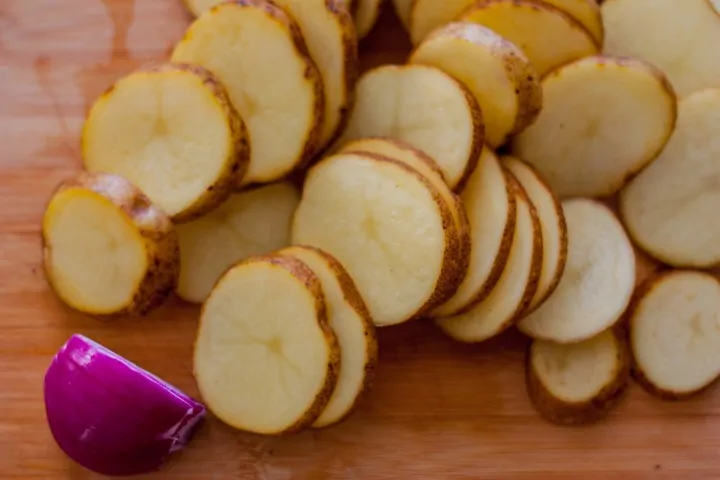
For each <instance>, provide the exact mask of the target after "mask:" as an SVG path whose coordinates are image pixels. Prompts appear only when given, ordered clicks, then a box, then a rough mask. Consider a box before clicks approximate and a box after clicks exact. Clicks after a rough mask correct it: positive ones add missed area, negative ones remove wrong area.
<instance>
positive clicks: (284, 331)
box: [194, 256, 340, 435]
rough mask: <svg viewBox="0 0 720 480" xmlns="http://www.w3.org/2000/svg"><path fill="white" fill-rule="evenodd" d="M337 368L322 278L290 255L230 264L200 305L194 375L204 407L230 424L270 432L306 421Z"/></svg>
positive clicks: (317, 409) (313, 416) (323, 401)
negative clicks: (205, 300) (201, 307)
mask: <svg viewBox="0 0 720 480" xmlns="http://www.w3.org/2000/svg"><path fill="white" fill-rule="evenodd" d="M339 367H340V348H339V345H338V342H337V338H336V336H335V334H334V333H333V331H332V329H331V328H330V325H329V323H328V320H327V314H326V304H325V299H324V294H323V291H322V287H321V284H320V280H318V278H317V276H316V275H315V274H314V273H313V272H312V270H310V268H309V267H308V266H306V265H305V264H304V263H302V262H301V261H299V260H297V259H295V258H292V257H278V256H274V257H256V258H253V259H248V260H246V261H245V262H242V263H240V264H238V265H236V266H234V267H232V268H231V269H230V270H228V271H227V272H226V273H225V274H224V275H223V276H222V278H221V279H220V281H219V282H218V284H217V286H216V287H215V288H214V289H213V291H212V293H211V294H210V297H209V298H208V300H207V302H205V305H204V306H203V311H202V315H201V318H200V328H199V330H198V335H197V338H196V340H195V354H194V372H195V378H196V380H197V383H198V388H199V390H200V393H201V395H202V397H203V400H204V401H205V403H206V405H207V406H208V408H209V409H210V410H211V411H212V412H213V413H214V414H215V415H216V416H217V417H218V418H219V419H220V420H222V421H223V422H225V423H227V424H228V425H231V426H232V427H235V428H237V429H240V430H245V431H248V432H253V433H259V434H265V435H274V434H283V433H292V432H297V431H299V430H301V429H303V428H306V427H309V426H311V425H312V424H313V423H314V422H315V421H316V420H317V419H318V417H319V415H320V414H321V413H322V411H323V410H324V409H325V407H326V405H327V404H328V401H329V399H330V396H331V394H332V392H333V390H334V389H335V386H336V384H337V375H338V370H339Z"/></svg>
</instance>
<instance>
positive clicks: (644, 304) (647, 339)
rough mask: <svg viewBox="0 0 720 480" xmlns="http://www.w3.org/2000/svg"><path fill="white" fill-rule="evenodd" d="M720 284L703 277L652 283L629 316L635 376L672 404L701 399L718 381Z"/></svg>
mask: <svg viewBox="0 0 720 480" xmlns="http://www.w3.org/2000/svg"><path fill="white" fill-rule="evenodd" d="M718 312H720V283H719V282H718V280H717V279H716V278H715V277H713V276H711V275H709V274H705V273H700V272H692V271H671V272H667V273H664V274H660V275H659V276H657V277H655V278H651V279H650V280H649V281H648V282H646V283H645V284H644V285H643V286H642V287H641V288H640V290H639V292H638V294H637V296H636V299H635V302H634V304H633V306H632V308H631V309H630V311H629V313H628V317H629V325H630V347H631V350H632V353H633V357H634V360H635V369H634V372H633V373H634V374H635V377H636V378H637V379H638V380H639V382H640V384H641V385H642V386H643V387H644V388H645V389H646V390H647V391H649V392H650V393H652V394H654V395H657V396H659V397H661V398H666V399H669V400H672V399H679V398H685V397H689V396H692V395H694V394H697V393H699V392H701V391H703V390H704V389H706V388H707V387H709V386H710V385H711V384H713V383H714V382H715V381H716V380H717V379H718V377H720V316H718Z"/></svg>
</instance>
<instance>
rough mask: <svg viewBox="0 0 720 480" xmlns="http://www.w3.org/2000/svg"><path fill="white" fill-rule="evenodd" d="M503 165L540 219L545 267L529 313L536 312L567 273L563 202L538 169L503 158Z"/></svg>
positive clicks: (566, 240) (566, 243) (519, 161)
mask: <svg viewBox="0 0 720 480" xmlns="http://www.w3.org/2000/svg"><path fill="white" fill-rule="evenodd" d="M502 162H503V166H504V167H505V168H507V169H508V170H510V172H511V173H512V174H513V175H514V176H515V178H516V179H517V180H518V181H519V182H520V185H522V186H523V189H525V193H527V195H528V197H529V198H530V201H531V202H532V204H533V205H534V206H535V209H536V210H537V214H538V218H539V219H540V227H541V231H542V240H543V264H542V269H541V273H540V280H539V282H538V288H537V291H536V292H535V296H534V297H533V299H532V302H531V303H530V307H529V310H535V309H536V308H537V307H538V306H539V305H540V304H541V303H543V302H544V301H545V300H547V298H548V297H549V296H550V295H551V294H552V293H553V292H554V291H555V289H556V288H557V286H558V283H560V278H562V275H563V272H564V271H565V262H566V260H567V245H568V239H567V225H566V224H565V215H564V214H563V210H562V206H561V205H560V201H559V200H558V198H557V197H556V196H555V194H554V193H553V191H552V190H551V189H550V187H549V186H548V184H547V183H546V182H545V180H544V179H543V178H542V176H541V175H540V174H539V173H538V172H537V171H536V170H535V169H534V168H532V167H531V166H530V165H528V164H527V163H525V162H522V161H521V160H518V159H517V158H514V157H508V156H506V157H503V158H502Z"/></svg>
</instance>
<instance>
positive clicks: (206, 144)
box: [82, 64, 249, 222]
mask: <svg viewBox="0 0 720 480" xmlns="http://www.w3.org/2000/svg"><path fill="white" fill-rule="evenodd" d="M248 148H249V146H248V139H247V134H246V131H245V126H244V124H243V122H242V120H241V119H240V117H239V116H238V114H237V112H236V111H235V109H234V108H233V107H232V106H231V105H230V102H229V100H228V97H227V95H226V93H225V90H224V89H223V87H222V85H221V84H220V82H219V81H218V80H217V79H216V78H215V77H214V76H213V75H212V74H211V73H210V72H208V71H207V70H205V69H203V68H202V67H198V66H193V65H173V64H164V65H159V66H155V67H152V68H149V69H145V70H141V71H138V72H134V73H131V74H130V75H128V76H127V77H125V78H123V79H121V80H119V81H118V82H117V83H115V85H114V86H112V87H111V88H110V89H108V90H107V91H106V92H105V93H104V94H103V95H102V96H101V97H100V98H99V99H97V100H96V101H95V103H94V104H93V105H92V107H91V108H90V111H89V113H88V118H87V120H86V122H85V126H84V128H83V132H82V152H83V161H84V164H85V168H86V169H87V170H88V171H90V172H104V173H114V174H118V175H121V176H123V177H125V178H126V179H128V180H129V181H130V182H132V183H133V184H135V185H137V186H138V187H139V188H140V189H141V190H142V191H143V192H144V193H145V194H146V195H147V196H148V197H150V199H151V200H152V202H153V203H155V204H156V205H157V206H158V207H160V208H162V209H163V210H164V211H165V212H167V213H168V214H169V215H170V216H171V217H172V219H173V221H175V222H184V221H188V220H192V219H193V218H196V217H198V216H200V215H203V214H205V213H207V212H208V211H210V210H212V209H213V208H215V207H217V206H218V205H219V204H220V203H222V202H223V201H224V200H225V199H226V198H227V197H228V195H230V192H231V191H232V189H233V188H234V187H235V186H236V185H238V184H239V183H240V181H241V179H242V178H243V174H244V172H245V170H246V169H247V162H248V156H249V152H248Z"/></svg>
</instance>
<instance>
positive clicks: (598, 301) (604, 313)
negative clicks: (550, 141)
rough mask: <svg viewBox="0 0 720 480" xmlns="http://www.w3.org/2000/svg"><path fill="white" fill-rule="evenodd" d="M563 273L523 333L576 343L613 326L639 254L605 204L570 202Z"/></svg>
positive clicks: (632, 283) (628, 295) (524, 323)
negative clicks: (566, 251)
mask: <svg viewBox="0 0 720 480" xmlns="http://www.w3.org/2000/svg"><path fill="white" fill-rule="evenodd" d="M562 207H563V212H564V214H565V221H566V222H567V230H568V239H569V243H568V254H567V264H566V265H565V272H564V273H563V276H562V278H561V279H560V283H559V284H558V286H557V289H556V290H555V292H554V293H553V294H552V295H551V296H550V298H548V299H547V300H546V301H545V303H543V304H542V305H540V307H538V308H537V309H536V310H535V311H533V312H532V313H530V315H528V316H527V317H525V318H524V319H523V320H522V321H521V322H520V323H519V324H518V328H519V329H520V331H522V332H523V333H525V334H526V335H529V336H530V337H532V338H535V339H540V340H548V341H551V342H556V343H578V342H582V341H584V340H587V339H589V338H591V337H594V336H595V335H597V334H598V333H600V332H602V331H604V330H607V329H608V328H610V327H612V326H613V325H614V324H615V323H616V322H617V321H618V320H620V318H621V317H622V314H623V312H625V309H626V308H627V306H628V304H629V303H630V298H631V296H632V293H633V289H634V287H635V252H634V251H633V247H632V245H631V244H630V241H629V240H628V238H627V236H626V235H625V231H624V230H623V228H622V225H620V223H619V222H618V221H617V219H616V218H615V215H613V213H612V212H611V211H610V210H609V209H608V208H607V207H606V206H604V205H603V204H601V203H599V202H596V201H594V200H586V199H576V200H567V201H565V202H563V204H562Z"/></svg>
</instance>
